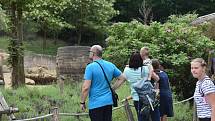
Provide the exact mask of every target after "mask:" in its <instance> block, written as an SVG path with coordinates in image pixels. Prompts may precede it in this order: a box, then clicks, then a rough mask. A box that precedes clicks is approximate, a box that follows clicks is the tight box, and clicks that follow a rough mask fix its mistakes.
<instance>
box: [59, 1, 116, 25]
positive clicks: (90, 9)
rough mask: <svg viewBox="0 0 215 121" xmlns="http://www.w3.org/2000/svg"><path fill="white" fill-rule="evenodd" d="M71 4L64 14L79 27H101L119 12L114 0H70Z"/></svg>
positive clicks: (71, 22)
mask: <svg viewBox="0 0 215 121" xmlns="http://www.w3.org/2000/svg"><path fill="white" fill-rule="evenodd" d="M70 2H71V6H69V7H68V8H67V9H65V10H64V14H63V16H65V18H66V20H67V21H68V22H69V23H70V24H72V25H74V26H75V27H76V28H77V29H79V28H80V27H86V28H94V29H99V28H102V27H104V26H106V25H107V22H108V20H110V19H111V18H112V17H113V16H115V15H116V14H117V11H115V10H114V9H113V2H114V0H84V1H82V0H70Z"/></svg>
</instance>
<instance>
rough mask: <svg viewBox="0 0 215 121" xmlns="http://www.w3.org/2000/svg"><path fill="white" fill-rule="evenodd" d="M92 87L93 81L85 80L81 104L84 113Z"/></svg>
mask: <svg viewBox="0 0 215 121" xmlns="http://www.w3.org/2000/svg"><path fill="white" fill-rule="evenodd" d="M90 85H91V80H85V81H84V83H83V85H82V91H81V102H80V103H81V108H82V110H83V111H84V110H85V109H86V106H85V101H86V99H87V96H88V94H89V90H90Z"/></svg>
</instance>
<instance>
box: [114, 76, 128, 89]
mask: <svg viewBox="0 0 215 121" xmlns="http://www.w3.org/2000/svg"><path fill="white" fill-rule="evenodd" d="M125 80H126V78H125V76H124V74H121V75H120V76H118V77H117V80H116V82H115V83H114V85H113V86H112V89H113V90H116V89H117V88H118V87H120V86H121V85H122V84H123V83H124V82H125Z"/></svg>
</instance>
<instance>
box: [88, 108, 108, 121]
mask: <svg viewBox="0 0 215 121" xmlns="http://www.w3.org/2000/svg"><path fill="white" fill-rule="evenodd" d="M89 115H90V120H91V121H112V105H106V106H103V107H99V108H94V109H90V110H89Z"/></svg>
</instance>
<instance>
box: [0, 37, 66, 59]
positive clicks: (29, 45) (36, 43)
mask: <svg viewBox="0 0 215 121" xmlns="http://www.w3.org/2000/svg"><path fill="white" fill-rule="evenodd" d="M10 39H11V38H9V37H6V36H3V37H0V43H1V44H0V49H3V50H5V51H6V52H7V46H8V45H9V42H10V41H9V40H10ZM34 39H35V40H33V41H30V40H25V41H24V42H23V48H24V49H25V52H29V51H31V52H33V53H37V54H47V55H56V54H57V49H58V47H62V46H66V45H67V44H66V43H65V42H63V41H59V40H51V39H48V40H47V46H48V48H46V49H44V50H43V48H42V39H41V38H39V37H35V38H34ZM55 41H56V42H55Z"/></svg>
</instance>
